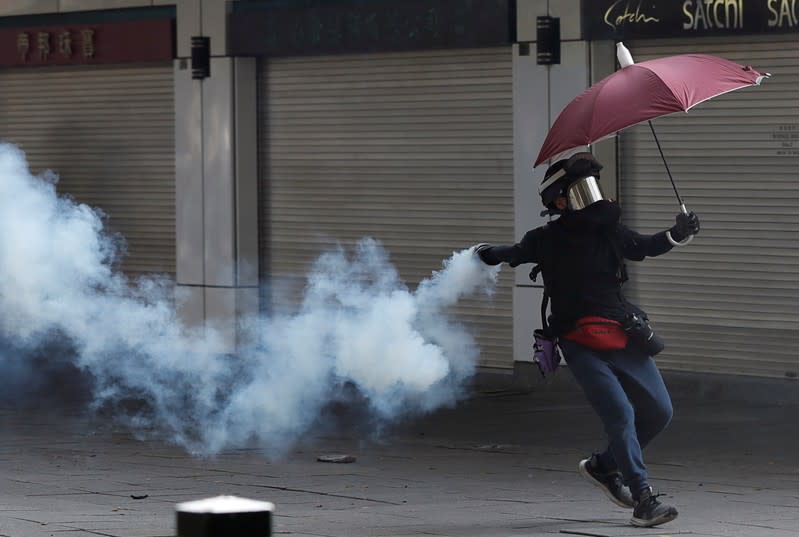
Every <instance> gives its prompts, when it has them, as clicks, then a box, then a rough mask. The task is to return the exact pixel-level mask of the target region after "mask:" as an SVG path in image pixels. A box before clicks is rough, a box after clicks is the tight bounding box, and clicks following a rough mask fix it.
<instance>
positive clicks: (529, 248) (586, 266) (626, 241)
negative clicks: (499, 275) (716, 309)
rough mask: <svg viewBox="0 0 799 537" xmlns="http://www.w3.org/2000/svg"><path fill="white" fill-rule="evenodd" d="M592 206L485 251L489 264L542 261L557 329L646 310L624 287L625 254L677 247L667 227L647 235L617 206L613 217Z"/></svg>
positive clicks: (650, 254)
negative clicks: (621, 219) (583, 320)
mask: <svg viewBox="0 0 799 537" xmlns="http://www.w3.org/2000/svg"><path fill="white" fill-rule="evenodd" d="M600 203H602V202H600ZM595 205H597V204H595ZM592 207H593V206H591V207H588V208H586V209H583V211H579V212H577V213H566V214H564V215H562V216H561V217H560V218H558V219H557V220H555V221H553V222H550V223H549V224H547V225H545V226H542V227H539V228H536V229H533V230H531V231H528V232H527V233H526V234H525V235H524V238H522V240H521V241H520V242H518V243H516V244H513V245H509V246H493V247H492V248H490V249H489V250H487V251H486V252H484V253H483V255H482V258H483V260H484V261H485V262H486V263H489V264H498V263H502V262H504V263H509V264H510V266H512V267H516V266H518V265H521V264H523V263H537V264H539V265H540V267H541V271H542V272H541V273H542V275H543V277H544V284H545V286H546V289H547V292H548V293H549V296H550V300H551V309H552V316H551V318H550V326H551V328H552V330H553V331H554V333H555V334H556V335H560V334H563V333H565V332H568V331H569V330H571V329H572V328H573V327H574V324H575V321H577V319H579V318H581V317H585V316H588V315H596V316H600V317H606V318H609V319H614V320H617V321H623V320H624V318H625V317H626V316H627V315H628V314H629V313H631V312H636V313H639V314H640V313H643V312H642V311H641V310H640V309H639V308H637V307H636V306H634V305H633V304H631V303H630V302H628V301H627V299H626V298H625V297H624V295H623V293H622V284H623V283H624V280H626V271H625V269H624V262H623V259H622V258H625V259H630V260H633V261H641V260H643V259H644V258H645V257H654V256H658V255H661V254H663V253H665V252H668V251H669V250H671V248H672V245H671V243H670V242H669V241H668V239H667V238H666V232H665V231H661V232H659V233H656V234H654V235H641V234H639V233H636V232H635V231H632V230H631V229H630V228H628V227H626V226H625V225H623V224H621V223H619V222H618V208H617V206H613V209H614V210H613V211H611V213H612V214H611V215H610V217H609V216H608V214H607V211H605V212H604V214H601V215H598V214H597V212H596V211H594V213H593V214H592V213H591V211H589V209H592ZM609 207H610V206H609V205H608V206H605V207H604V209H607V208H609ZM598 208H600V209H602V208H603V207H601V206H600V207H598ZM581 213H583V214H581Z"/></svg>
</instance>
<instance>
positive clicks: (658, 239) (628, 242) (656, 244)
mask: <svg viewBox="0 0 799 537" xmlns="http://www.w3.org/2000/svg"><path fill="white" fill-rule="evenodd" d="M676 220H677V222H676V223H675V224H674V225H673V226H672V227H671V228H669V229H667V230H664V231H660V232H658V233H655V234H654V235H642V234H640V233H637V232H635V231H633V230H631V229H630V228H628V227H627V226H625V225H620V226H619V227H620V229H621V239H622V245H623V248H624V257H626V258H627V259H632V260H633V261H641V260H643V259H644V258H645V257H656V256H659V255H662V254H665V253H666V252H668V251H669V250H671V249H672V248H673V247H674V246H673V245H672V243H671V241H669V238H668V236H667V235H666V234H667V233H669V234H671V238H672V239H674V240H675V241H677V242H682V241H684V240H685V239H687V238H688V237H689V236H691V235H696V234H697V233H699V217H698V216H697V215H696V214H695V213H688V214H684V213H679V214H678V215H677V218H676Z"/></svg>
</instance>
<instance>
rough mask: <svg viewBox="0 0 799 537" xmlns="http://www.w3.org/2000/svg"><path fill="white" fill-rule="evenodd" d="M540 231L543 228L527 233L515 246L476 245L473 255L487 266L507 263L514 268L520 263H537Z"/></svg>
mask: <svg viewBox="0 0 799 537" xmlns="http://www.w3.org/2000/svg"><path fill="white" fill-rule="evenodd" d="M542 230H543V228H536V229H533V230H531V231H528V232H527V233H525V235H524V237H523V238H522V240H521V241H519V242H517V243H516V244H510V245H498V246H494V245H491V244H486V243H483V244H478V245H477V246H475V247H474V248H475V253H476V254H477V255H478V256H479V257H480V259H481V260H482V261H483V263H485V264H487V265H499V264H500V263H508V264H509V265H510V266H511V267H516V266H519V265H521V264H522V263H537V262H538V250H539V248H538V244H539V243H540V241H541V234H542V233H543V231H542Z"/></svg>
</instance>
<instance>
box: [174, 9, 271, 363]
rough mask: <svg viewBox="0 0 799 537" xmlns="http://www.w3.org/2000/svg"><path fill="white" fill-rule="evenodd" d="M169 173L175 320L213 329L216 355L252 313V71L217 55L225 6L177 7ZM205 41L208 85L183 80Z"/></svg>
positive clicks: (222, 47) (229, 348) (248, 61)
mask: <svg viewBox="0 0 799 537" xmlns="http://www.w3.org/2000/svg"><path fill="white" fill-rule="evenodd" d="M176 11H177V53H178V58H177V60H176V61H175V116H176V117H175V147H176V155H175V157H176V158H175V161H176V166H175V173H176V199H177V207H176V210H177V250H178V251H177V284H178V294H177V298H178V314H179V316H180V318H181V319H182V320H183V321H184V322H185V323H186V324H188V325H198V324H199V325H206V326H208V325H213V326H215V327H217V328H218V329H219V330H220V331H221V334H222V336H223V337H222V347H223V348H221V349H218V350H219V352H234V351H235V350H236V348H237V346H238V344H239V343H240V341H239V339H240V336H239V334H238V331H237V328H236V327H237V321H238V320H239V319H240V318H241V317H244V316H248V315H250V314H254V313H256V312H257V310H258V190H257V189H258V182H257V181H258V177H257V125H256V117H257V114H256V72H255V70H256V68H255V60H254V59H253V58H233V57H230V56H228V55H227V47H226V43H227V35H226V32H227V28H226V22H227V17H226V10H225V2H219V1H217V0H178V1H177V10H176ZM192 36H207V37H209V38H210V47H211V61H210V64H211V67H210V76H209V77H208V78H205V79H203V80H193V79H192V78H191V38H192Z"/></svg>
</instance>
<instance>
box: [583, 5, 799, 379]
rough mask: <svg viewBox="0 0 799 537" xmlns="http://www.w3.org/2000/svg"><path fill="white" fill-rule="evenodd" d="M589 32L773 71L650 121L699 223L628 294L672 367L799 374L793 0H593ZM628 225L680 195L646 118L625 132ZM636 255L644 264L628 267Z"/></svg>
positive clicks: (638, 55) (641, 272)
mask: <svg viewBox="0 0 799 537" xmlns="http://www.w3.org/2000/svg"><path fill="white" fill-rule="evenodd" d="M583 4H584V6H583V20H584V37H585V38H586V39H587V40H592V41H593V40H600V41H601V40H608V39H615V40H623V41H624V42H625V45H626V46H627V47H628V48H629V49H630V51H631V53H632V55H633V57H634V59H635V60H636V61H644V60H648V59H652V58H657V57H662V56H670V55H675V54H688V53H702V54H713V55H718V56H722V57H724V58H727V59H730V60H732V61H735V62H737V63H740V64H742V65H751V66H752V67H754V68H755V69H757V70H759V71H761V72H769V73H771V74H772V75H773V76H772V78H770V79H767V80H765V81H764V82H763V84H762V85H761V86H760V87H753V88H746V89H743V90H739V91H735V92H732V93H730V94H727V95H723V96H720V97H717V98H715V99H712V100H711V101H708V102H706V103H703V104H701V105H699V106H698V107H696V108H694V109H692V110H690V111H689V112H688V113H687V114H676V115H672V116H668V117H664V118H660V119H657V120H656V121H655V122H654V124H655V128H656V129H657V133H658V137H659V139H660V141H661V144H662V146H663V150H664V152H665V155H666V158H667V159H668V162H669V167H670V169H671V171H672V174H673V175H674V177H675V180H676V181H677V185H678V187H679V189H680V193H681V195H682V196H683V198H684V200H685V202H686V204H687V206H688V207H689V209H691V210H693V211H696V213H697V214H699V215H700V216H701V218H702V231H701V233H700V235H698V236H697V238H696V240H695V241H693V242H692V243H691V244H690V245H689V246H687V247H685V248H684V249H680V248H677V249H675V251H673V252H672V253H671V254H669V255H667V256H664V257H662V258H658V259H654V260H648V261H646V262H645V263H643V264H641V265H640V266H633V267H632V270H631V275H632V280H633V282H632V285H630V289H629V293H630V295H631V297H632V298H633V299H634V300H636V301H638V302H640V303H641V304H642V305H643V306H644V307H645V309H646V310H647V311H648V312H649V313H650V315H651V317H652V319H653V320H654V323H655V326H656V328H657V329H658V331H659V332H661V333H662V334H663V336H664V338H665V339H666V341H667V349H666V351H665V352H664V353H663V354H662V355H661V356H659V363H660V365H661V366H662V367H664V368H667V369H676V370H683V371H692V372H702V373H706V372H713V373H726V374H735V375H754V376H764V377H774V378H786V377H787V378H795V376H796V375H797V373H799V358H798V357H797V355H796V351H795V350H796V348H797V344H799V318H797V315H796V314H797V312H798V311H799V258H797V255H796V246H795V245H796V240H797V239H798V238H799V209H797V206H799V186H797V183H796V180H795V170H796V166H797V163H799V145H797V141H799V105H798V104H797V101H796V97H795V83H796V77H797V75H796V73H797V70H798V68H799V42H798V41H797V39H796V32H797V31H799V27H797V13H796V11H795V2H785V1H777V0H769V1H766V0H764V1H762V2H753V1H750V0H737V1H726V2H722V1H716V2H700V1H686V2H681V3H675V2H665V1H664V2H647V3H635V2H629V3H627V2H611V1H606V2H595V1H590V2H584V3H583ZM615 143H616V144H617V148H618V181H619V185H620V189H619V191H620V198H621V201H622V203H623V207H624V218H625V221H626V223H628V224H629V225H630V226H631V227H633V228H635V229H638V230H640V231H649V232H653V231H656V230H658V229H662V228H663V227H665V226H667V225H669V222H670V221H671V220H672V218H673V215H674V213H675V212H676V211H677V203H676V200H675V197H674V195H673V192H672V190H671V186H670V184H669V182H668V177H667V175H666V172H665V168H664V166H663V163H662V161H661V158H660V155H659V153H658V151H657V147H656V145H655V142H654V140H653V138H652V134H651V132H650V130H649V128H648V127H647V126H643V127H641V126H638V127H634V128H631V129H628V130H626V131H624V132H622V133H621V134H620V135H619V136H618V138H617V139H616V141H615ZM632 265H636V264H632Z"/></svg>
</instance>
